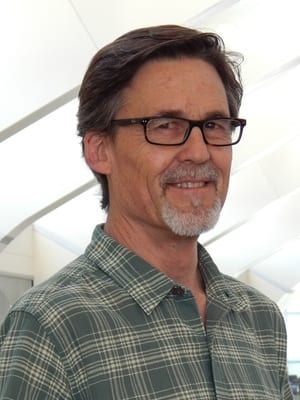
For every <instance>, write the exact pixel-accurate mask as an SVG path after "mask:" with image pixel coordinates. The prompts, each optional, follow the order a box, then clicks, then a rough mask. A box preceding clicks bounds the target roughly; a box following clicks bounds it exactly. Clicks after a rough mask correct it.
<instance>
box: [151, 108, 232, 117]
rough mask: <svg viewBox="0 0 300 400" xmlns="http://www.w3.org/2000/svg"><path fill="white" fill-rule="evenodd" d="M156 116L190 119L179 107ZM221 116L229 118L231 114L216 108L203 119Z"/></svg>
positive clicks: (158, 113) (163, 111)
mask: <svg viewBox="0 0 300 400" xmlns="http://www.w3.org/2000/svg"><path fill="white" fill-rule="evenodd" d="M154 115H155V116H159V117H174V118H176V117H177V118H186V119H189V118H188V117H187V115H186V113H185V112H183V111H182V110H179V109H164V110H160V111H158V112H156V113H155V114H154ZM219 117H224V118H228V117H230V114H229V112H228V111H224V110H221V109H220V110H214V111H209V112H207V113H205V114H204V115H203V117H202V118H201V119H213V118H219Z"/></svg>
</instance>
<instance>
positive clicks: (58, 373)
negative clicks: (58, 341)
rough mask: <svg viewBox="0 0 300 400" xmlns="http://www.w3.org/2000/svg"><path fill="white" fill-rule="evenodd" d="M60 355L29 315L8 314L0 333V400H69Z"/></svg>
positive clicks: (69, 394)
mask: <svg viewBox="0 0 300 400" xmlns="http://www.w3.org/2000/svg"><path fill="white" fill-rule="evenodd" d="M71 398H72V395H71V391H70V388H69V385H68V382H67V379H66V373H65V370H64V368H63V365H62V362H61V359H60V358H59V355H58V354H57V353H56V352H55V346H54V345H53V343H52V342H51V340H50V339H49V337H48V335H47V334H46V332H45V330H44V329H43V328H42V327H41V326H40V324H39V323H38V321H37V320H36V319H35V318H34V316H33V315H31V314H30V313H26V312H23V311H15V312H12V313H11V314H9V315H8V316H7V318H6V320H5V321H4V322H3V324H2V326H1V330H0V400H33V399H34V400H69V399H71Z"/></svg>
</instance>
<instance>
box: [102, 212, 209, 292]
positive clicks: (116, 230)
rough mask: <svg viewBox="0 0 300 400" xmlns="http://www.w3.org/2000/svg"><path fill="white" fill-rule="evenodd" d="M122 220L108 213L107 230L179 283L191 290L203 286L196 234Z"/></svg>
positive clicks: (117, 239)
mask: <svg viewBox="0 0 300 400" xmlns="http://www.w3.org/2000/svg"><path fill="white" fill-rule="evenodd" d="M119 222H120V221H119ZM119 222H118V224H115V223H113V221H112V220H111V218H110V217H109V216H108V219H107V222H106V224H105V228H104V230H105V232H106V233H107V234H108V235H109V236H111V237H112V238H113V239H114V240H116V241H117V242H119V243H121V244H122V245H123V246H125V247H127V248H129V249H130V250H131V251H133V252H134V253H136V254H137V255H138V256H139V257H141V258H143V259H144V260H145V261H147V262H148V263H149V264H151V265H153V266H154V267H155V268H157V269H158V270H159V271H161V272H162V273H164V274H165V275H167V276H168V277H170V278H171V279H173V280H174V281H176V282H178V283H179V284H182V285H184V286H185V287H187V288H189V289H190V290H192V291H194V290H196V289H198V290H199V288H200V289H201V287H202V282H201V279H200V277H199V269H198V253H197V238H195V237H193V238H190V237H188V238H187V237H180V236H177V235H175V234H173V233H172V232H170V230H169V229H168V228H165V229H162V228H161V227H160V228H157V227H154V226H147V227H145V225H144V224H138V223H135V224H131V223H128V222H127V223H126V224H124V223H122V224H121V223H119Z"/></svg>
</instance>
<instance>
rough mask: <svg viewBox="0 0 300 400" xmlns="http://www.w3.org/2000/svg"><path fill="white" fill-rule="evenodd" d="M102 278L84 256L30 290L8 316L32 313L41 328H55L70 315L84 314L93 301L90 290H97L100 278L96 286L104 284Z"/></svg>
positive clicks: (98, 271) (99, 272)
mask: <svg viewBox="0 0 300 400" xmlns="http://www.w3.org/2000/svg"><path fill="white" fill-rule="evenodd" d="M102 275H104V274H103V273H102V272H101V271H100V270H99V269H98V268H97V266H95V265H93V264H92V263H90V262H89V260H87V258H86V257H85V256H84V255H83V256H80V257H78V258H77V259H75V260H74V261H72V262H71V263H70V264H68V265H67V266H65V267H64V268H62V269H61V270H60V271H58V272H57V273H56V274H55V275H53V276H52V277H50V278H49V279H47V280H46V281H44V282H42V283H40V284H38V285H37V286H34V287H33V288H31V289H30V290H28V291H27V292H26V293H25V294H24V295H23V296H21V297H20V298H19V299H18V301H17V302H16V303H15V304H14V305H13V306H12V307H11V309H10V311H9V314H8V316H10V317H12V315H13V314H20V313H23V314H27V315H28V314H30V315H31V317H33V318H34V319H36V320H37V321H38V322H39V323H40V324H41V325H43V326H48V328H49V327H51V326H52V327H53V328H54V327H55V326H57V325H59V324H60V323H61V322H63V320H64V319H65V320H66V319H68V317H69V316H70V315H73V314H75V313H80V312H83V309H84V305H85V304H86V302H85V299H86V298H90V297H91V291H92V290H95V288H94V287H93V285H92V282H93V281H96V279H95V277H96V276H97V284H98V285H101V282H102V279H101V278H102ZM99 278H100V279H99ZM104 280H105V276H104Z"/></svg>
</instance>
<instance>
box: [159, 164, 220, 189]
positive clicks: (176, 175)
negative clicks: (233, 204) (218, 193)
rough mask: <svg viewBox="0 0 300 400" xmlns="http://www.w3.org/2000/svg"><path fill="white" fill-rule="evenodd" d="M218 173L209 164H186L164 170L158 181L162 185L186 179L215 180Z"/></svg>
mask: <svg viewBox="0 0 300 400" xmlns="http://www.w3.org/2000/svg"><path fill="white" fill-rule="evenodd" d="M218 175H219V174H218V170H217V169H216V168H215V167H214V166H213V165H211V164H198V165H196V164H195V165H191V164H189V165H188V164H186V165H180V166H178V167H176V168H172V169H169V170H166V171H165V172H164V173H163V175H162V176H161V180H160V183H161V185H162V186H163V187H164V186H166V185H167V184H172V183H176V182H178V181H182V180H187V179H192V180H195V179H199V180H204V181H212V182H216V181H217V179H218Z"/></svg>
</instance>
